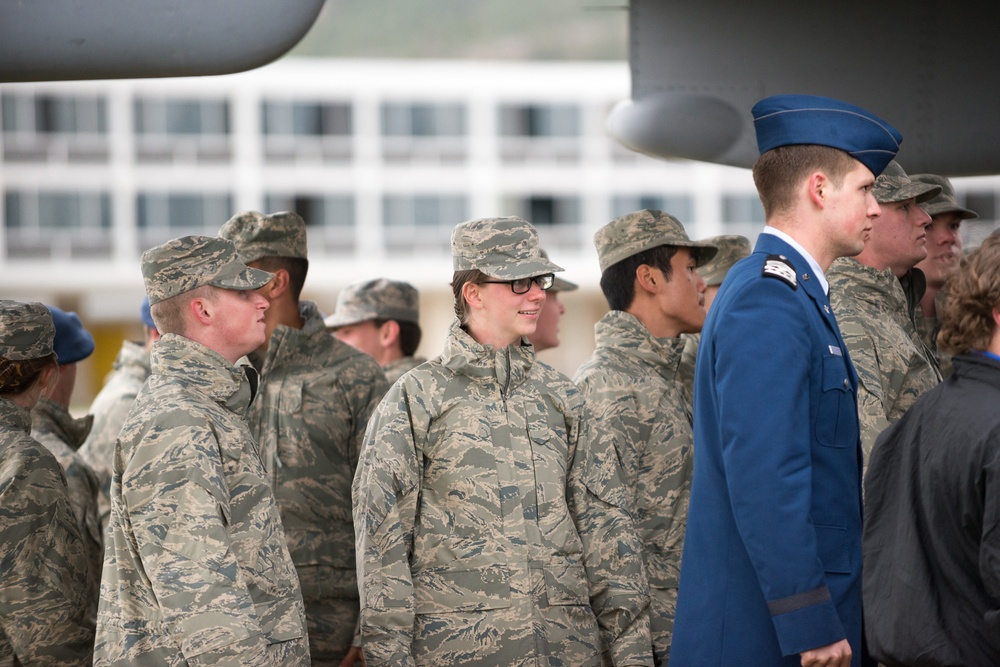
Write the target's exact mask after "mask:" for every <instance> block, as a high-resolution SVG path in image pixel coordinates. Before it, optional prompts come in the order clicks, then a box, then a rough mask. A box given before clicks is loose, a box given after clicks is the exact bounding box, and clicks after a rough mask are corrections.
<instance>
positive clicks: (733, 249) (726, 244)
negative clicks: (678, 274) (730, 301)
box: [698, 234, 750, 287]
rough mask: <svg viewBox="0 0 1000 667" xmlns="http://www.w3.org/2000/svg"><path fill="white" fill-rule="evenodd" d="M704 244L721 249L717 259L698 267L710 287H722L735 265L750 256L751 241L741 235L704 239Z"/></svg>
mask: <svg viewBox="0 0 1000 667" xmlns="http://www.w3.org/2000/svg"><path fill="white" fill-rule="evenodd" d="M702 243H710V244H712V245H714V246H715V247H716V248H718V249H719V252H718V253H716V255H715V257H713V258H712V259H710V260H709V261H707V262H705V263H704V264H702V265H701V266H700V267H698V275H699V276H701V279H702V280H703V281H705V285H707V286H709V287H717V286H719V285H721V284H722V281H723V280H725V279H726V275H727V274H728V273H729V269H731V268H733V264H735V263H736V262H738V261H740V260H741V259H743V258H744V257H749V256H750V239H748V238H747V237H745V236H740V235H739V234H724V235H722V236H712V237H710V238H707V239H702Z"/></svg>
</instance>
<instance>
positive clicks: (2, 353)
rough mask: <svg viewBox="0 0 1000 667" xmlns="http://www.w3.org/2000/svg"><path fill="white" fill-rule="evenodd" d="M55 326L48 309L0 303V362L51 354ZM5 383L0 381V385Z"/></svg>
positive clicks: (35, 305) (33, 305)
mask: <svg viewBox="0 0 1000 667" xmlns="http://www.w3.org/2000/svg"><path fill="white" fill-rule="evenodd" d="M55 336H56V328H55V325H54V324H52V315H51V314H49V309H48V308H46V307H45V306H43V305H42V304H40V303H21V302H20V301H8V300H6V299H0V358H2V359H9V360H11V361H24V360H26V359H41V358H42V357H45V356H48V355H50V354H52V341H53V339H54V338H55ZM3 380H4V378H3V377H0V383H2V382H3Z"/></svg>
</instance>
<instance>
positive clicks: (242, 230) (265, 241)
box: [219, 211, 308, 264]
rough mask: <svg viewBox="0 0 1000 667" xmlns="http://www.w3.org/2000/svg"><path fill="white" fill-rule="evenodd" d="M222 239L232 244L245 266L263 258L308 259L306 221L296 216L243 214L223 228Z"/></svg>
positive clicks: (252, 212)
mask: <svg viewBox="0 0 1000 667" xmlns="http://www.w3.org/2000/svg"><path fill="white" fill-rule="evenodd" d="M219 236H221V237H222V238H224V239H228V240H230V241H232V242H233V244H234V245H235V246H236V251H237V252H238V253H239V254H240V261H241V262H243V263H244V264H249V263H250V262H255V261H257V260H258V259H260V258H261V257H297V258H300V259H306V258H307V257H306V255H307V251H308V248H307V244H306V222H305V220H303V219H302V216H300V215H299V214H297V213H291V212H289V211H281V212H279V213H271V214H270V215H264V214H263V213H258V212H257V211H243V212H241V213H237V214H236V215H234V216H233V217H231V218H230V219H229V220H228V221H226V224H224V225H222V229H220V230H219Z"/></svg>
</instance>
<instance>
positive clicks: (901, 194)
mask: <svg viewBox="0 0 1000 667" xmlns="http://www.w3.org/2000/svg"><path fill="white" fill-rule="evenodd" d="M940 192H941V186H940V185H933V184H931V183H920V182H916V181H913V180H911V179H910V177H909V176H907V175H906V172H905V171H903V168H902V167H901V166H899V163H898V162H896V161H895V160H893V161H892V162H890V163H889V164H888V166H886V168H885V171H883V172H882V173H881V174H880V175H879V177H878V178H876V179H875V185H874V186H872V194H873V195H874V196H875V201H877V202H878V203H879V204H890V203H892V202H897V201H906V200H907V199H912V198H914V197H916V198H917V203H918V204H922V203H923V202H925V201H927V200H928V199H931V198H932V197H936V196H937V195H938V194H939V193H940Z"/></svg>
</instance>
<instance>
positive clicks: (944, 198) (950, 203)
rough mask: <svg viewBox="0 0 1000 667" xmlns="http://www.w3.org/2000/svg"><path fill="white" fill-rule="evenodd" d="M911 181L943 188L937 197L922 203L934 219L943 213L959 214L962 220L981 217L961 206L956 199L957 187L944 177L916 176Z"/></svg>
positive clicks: (931, 175) (922, 206)
mask: <svg viewBox="0 0 1000 667" xmlns="http://www.w3.org/2000/svg"><path fill="white" fill-rule="evenodd" d="M910 180H911V181H914V182H919V183H929V184H931V185H937V186H939V187H940V188H941V192H940V193H939V194H938V195H937V196H936V197H932V198H931V199H928V200H927V201H925V202H921V204H920V207H921V208H922V209H924V211H925V212H926V213H927V215H929V216H931V217H933V216H935V215H941V214H942V213H957V214H958V217H959V218H961V219H962V220H973V219H975V218H978V217H979V214H978V213H976V212H975V211H970V210H969V209H967V208H962V207H961V206H959V204H958V199H957V198H956V197H955V187H954V186H953V185H952V184H951V181H949V180H948V179H947V178H945V177H944V176H938V175H937V174H914V175H913V176H910Z"/></svg>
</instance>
